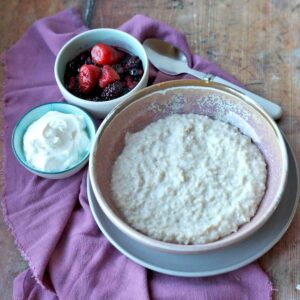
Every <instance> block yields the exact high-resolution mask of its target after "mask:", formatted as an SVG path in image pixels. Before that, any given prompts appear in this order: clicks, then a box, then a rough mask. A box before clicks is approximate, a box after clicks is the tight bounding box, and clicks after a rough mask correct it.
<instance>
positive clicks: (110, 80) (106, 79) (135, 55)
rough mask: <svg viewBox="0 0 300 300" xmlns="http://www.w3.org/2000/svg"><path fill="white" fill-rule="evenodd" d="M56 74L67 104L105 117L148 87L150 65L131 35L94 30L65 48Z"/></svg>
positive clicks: (108, 29)
mask: <svg viewBox="0 0 300 300" xmlns="http://www.w3.org/2000/svg"><path fill="white" fill-rule="evenodd" d="M54 74H55V79H56V82H57V84H58V87H59V89H60V91H61V93H62V95H63V97H64V98H65V100H66V101H67V102H70V103H72V104H75V105H77V106H80V107H81V108H83V109H85V110H86V111H88V112H89V113H91V114H92V115H93V116H95V117H98V118H103V117H105V116H106V115H107V114H108V113H109V112H110V111H111V110H112V109H113V108H114V107H115V106H116V105H118V104H119V103H121V102H123V101H124V100H126V99H127V98H128V97H130V96H131V95H132V94H133V93H135V92H136V91H138V90H140V89H142V88H144V87H145V86H147V83H148V76H149V62H148V59H147V55H146V52H145V50H144V48H143V46H142V44H141V43H140V42H139V41H138V40H137V39H136V38H134V37H133V36H132V35H130V34H128V33H126V32H123V31H120V30H117V29H111V28H101V29H93V30H88V31H86V32H83V33H81V34H79V35H77V36H75V37H74V38H72V39H71V40H70V41H69V42H67V43H66V44H65V45H64V46H63V48H62V49H61V50H60V52H59V53H58V55H57V58H56V61H55V66H54Z"/></svg>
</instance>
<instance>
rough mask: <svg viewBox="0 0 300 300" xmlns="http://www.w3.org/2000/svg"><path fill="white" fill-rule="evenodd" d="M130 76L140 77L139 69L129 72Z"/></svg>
mask: <svg viewBox="0 0 300 300" xmlns="http://www.w3.org/2000/svg"><path fill="white" fill-rule="evenodd" d="M129 74H130V75H131V76H133V77H135V76H137V75H139V72H138V69H136V68H133V69H131V70H129Z"/></svg>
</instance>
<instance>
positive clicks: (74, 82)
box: [68, 76, 78, 92]
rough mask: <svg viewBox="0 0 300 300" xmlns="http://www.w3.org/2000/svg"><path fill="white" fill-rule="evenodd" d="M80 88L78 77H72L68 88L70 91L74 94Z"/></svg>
mask: <svg viewBox="0 0 300 300" xmlns="http://www.w3.org/2000/svg"><path fill="white" fill-rule="evenodd" d="M77 86H78V82H77V80H76V77H74V76H73V77H71V78H70V81H69V86H68V90H69V91H71V92H74V91H75V90H76V88H77Z"/></svg>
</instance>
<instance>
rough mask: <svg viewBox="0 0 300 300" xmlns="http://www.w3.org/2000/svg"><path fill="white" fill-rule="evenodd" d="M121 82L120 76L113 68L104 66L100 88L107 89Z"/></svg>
mask: <svg viewBox="0 0 300 300" xmlns="http://www.w3.org/2000/svg"><path fill="white" fill-rule="evenodd" d="M117 80H120V76H119V74H118V73H117V72H116V71H115V70H114V69H113V68H112V67H111V66H107V65H105V66H103V68H102V75H101V77H100V79H99V86H100V87H101V88H105V87H107V86H108V85H109V84H110V83H113V82H115V81H117Z"/></svg>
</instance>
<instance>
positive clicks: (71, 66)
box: [68, 60, 80, 72]
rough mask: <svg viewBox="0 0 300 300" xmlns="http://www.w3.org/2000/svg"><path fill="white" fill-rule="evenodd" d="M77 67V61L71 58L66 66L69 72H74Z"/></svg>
mask: <svg viewBox="0 0 300 300" xmlns="http://www.w3.org/2000/svg"><path fill="white" fill-rule="evenodd" d="M79 67H80V65H79V64H78V62H77V61H76V60H72V61H71V62H69V64H68V68H69V70H70V71H71V72H76V71H77V70H78V68H79Z"/></svg>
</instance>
